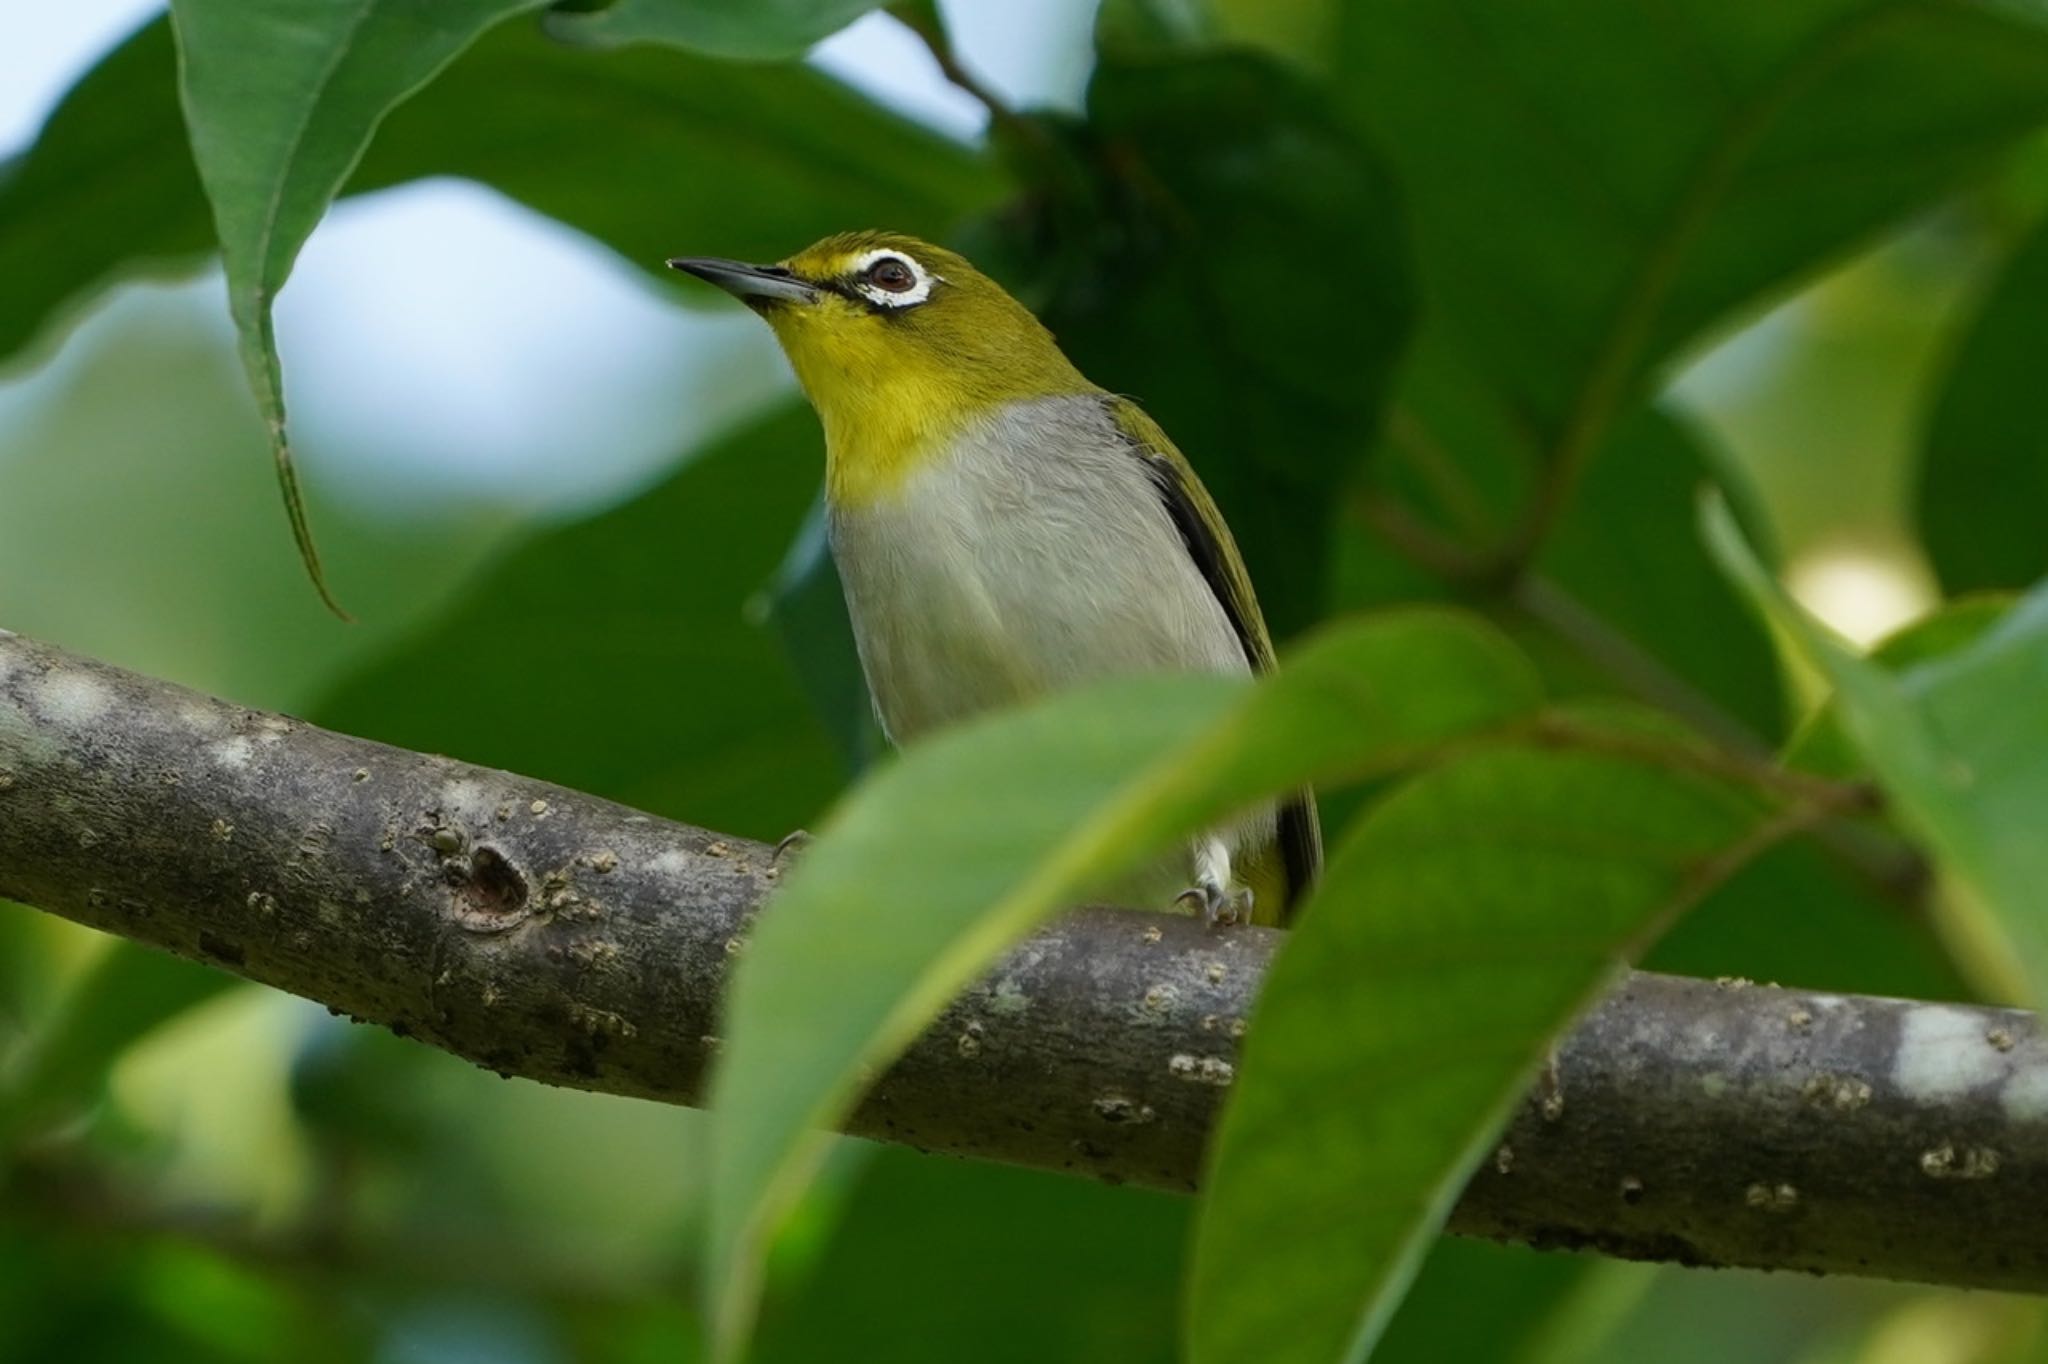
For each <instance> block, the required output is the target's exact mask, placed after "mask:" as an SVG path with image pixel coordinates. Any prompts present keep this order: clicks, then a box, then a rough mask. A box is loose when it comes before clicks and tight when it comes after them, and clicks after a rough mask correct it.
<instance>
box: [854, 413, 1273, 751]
mask: <svg viewBox="0 0 2048 1364" xmlns="http://www.w3.org/2000/svg"><path fill="white" fill-rule="evenodd" d="M831 537H832V547H833V553H834V556H835V558H836V559H837V561H838V565H839V573H840V578H841V580H842V581H843V583H844V584H845V588H846V602H847V609H848V611H849V613H850V615H851V616H852V620H853V628H854V635H855V638H856V639H857V641H858V642H859V645H860V655H861V666H862V668H863V669H864V671H865V672H866V674H867V679H868V686H869V689H870V690H871V691H872V692H873V693H874V697H875V706H876V710H877V711H878V712H879V714H880V716H881V719H882V724H883V726H884V728H886V729H887V730H888V732H889V735H890V737H891V738H892V739H893V740H895V741H896V742H898V743H901V742H903V741H905V740H907V739H910V738H912V737H914V736H916V735H917V734H920V733H923V732H925V731H926V730H929V729H932V728H934V727H937V726H939V725H943V724H946V723H948V722H950V721H953V720H957V719H961V718H963V717H965V716H968V715H972V714H974V713H976V712H978V711H981V710H985V709H988V708H990V707H993V706H998V705H1004V704H1008V703H1010V702H1014V701H1018V700H1023V699H1026V698H1029V697H1032V696H1036V695H1039V694H1041V693H1044V692H1047V691H1051V690H1055V689H1058V688H1061V687H1066V686H1071V685H1073V684H1074V683H1077V682H1084V681H1088V680H1090V679H1093V678H1098V677H1104V676H1109V675H1112V674H1120V673H1134V672H1152V671H1167V670H1188V671H1197V670H1199V671H1211V672H1224V673H1243V672H1245V671H1247V670H1248V665H1247V663H1246V661H1245V657H1244V651H1243V648H1242V646H1241V645H1240V644H1239V642H1238V639H1237V635H1236V632H1235V631H1234V630H1233V629H1232V628H1231V625H1230V620H1229V617H1228V616H1227V615H1226V614H1225V613H1224V610H1223V607H1222V605H1221V603H1219V602H1218V601H1217V600H1216V597H1215V594H1214V593H1213V592H1211V591H1210V589H1209V585H1208V583H1207V582H1206V581H1204V580H1203V578H1202V575H1201V572H1200V571H1199V570H1198V569H1197V568H1196V566H1195V564H1194V561H1193V560H1192V559H1191V558H1190V557H1189V555H1188V552H1187V549H1186V547H1185V545H1184V544H1183V543H1182V541H1181V538H1180V533H1179V531H1178V530H1176V529H1175V527H1174V525H1173V522H1172V519H1171V517H1170V516H1169V515H1168V512H1167V510H1166V506H1165V504H1164V503H1163V502H1162V501H1161V499H1160V495H1159V491H1158V489H1157V487H1156V486H1155V485H1154V484H1153V482H1152V479H1151V476H1150V474H1148V473H1147V471H1146V469H1145V466H1144V463H1143V461H1142V459H1141V458H1140V456H1139V454H1138V452H1136V451H1135V450H1133V449H1132V447H1131V446H1130V445H1129V443H1128V442H1127V441H1126V440H1125V438H1124V436H1123V434H1122V432H1121V431H1120V430H1119V429H1118V427H1117V425H1116V423H1115V421H1114V420H1113V418H1112V417H1111V416H1110V414H1109V412H1108V410H1107V408H1106V407H1105V406H1104V403H1103V401H1102V399H1101V398H1100V397H1099V396H1076V397H1064V398H1039V399H1032V400H1029V401H1025V402H1018V403H1012V404H1009V405H1007V406H1005V407H1003V408H1000V409H998V410H997V411H995V412H994V413H992V414H991V415H990V416H988V417H987V418H985V419H984V420H981V421H979V422H977V423H975V424H974V425H973V426H971V427H970V428H969V429H968V430H967V431H965V432H964V433H962V434H961V435H960V436H959V437H958V438H957V439H956V440H955V441H954V442H953V444H952V445H951V446H950V447H949V448H948V449H946V450H944V451H942V452H940V453H939V454H938V455H937V456H936V457H935V458H933V459H931V460H930V461H929V462H928V463H926V464H925V466H924V467H923V468H921V469H919V470H918V471H917V472H916V473H914V474H912V475H911V477H910V478H909V479H908V480H907V481H906V483H905V485H904V486H903V488H902V489H901V490H900V491H899V493H898V494H897V495H896V496H894V497H892V498H889V499H887V500H884V501H882V502H879V503H876V504H873V505H869V506H862V507H850V508H835V509H834V511H833V514H832V518H831Z"/></svg>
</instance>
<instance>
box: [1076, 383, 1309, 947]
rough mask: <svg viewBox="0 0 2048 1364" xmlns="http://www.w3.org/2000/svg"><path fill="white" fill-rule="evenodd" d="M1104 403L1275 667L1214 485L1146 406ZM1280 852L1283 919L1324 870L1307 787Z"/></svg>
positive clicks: (1184, 537) (1256, 649)
mask: <svg viewBox="0 0 2048 1364" xmlns="http://www.w3.org/2000/svg"><path fill="white" fill-rule="evenodd" d="M1106 401H1107V403H1108V405H1109V412H1110V416H1111V417H1113V418H1114V419H1115V421H1116V424H1117V429H1118V430H1119V431H1121V432H1122V433H1123V435H1124V438H1125V439H1126V440H1128V441H1129V442H1130V444H1131V449H1132V452H1133V453H1134V454H1135V455H1137V457H1138V458H1139V459H1141V460H1143V461H1144V462H1145V470H1146V472H1147V473H1148V474H1150V475H1151V476H1152V482H1153V485H1154V486H1155V487H1157V488H1158V489H1159V498H1160V501H1162V502H1163V503H1164V504H1165V505H1166V511H1167V515H1169V516H1171V517H1172V518H1173V524H1174V526H1175V528H1176V529H1178V530H1179V531H1180V538H1181V543H1182V544H1184V545H1186V546H1187V551H1188V557H1189V558H1191V559H1193V560H1194V561H1195V567H1196V568H1198V569H1200V570H1201V573H1202V578H1203V580H1204V581H1205V582H1207V583H1208V584H1209V590H1210V591H1211V592H1214V593H1215V594H1216V600H1217V602H1218V603H1219V604H1221V606H1222V607H1223V614H1224V615H1225V616H1227V617H1228V618H1229V620H1230V625H1231V628H1232V629H1234V630H1235V631H1237V638H1238V642H1239V643H1240V644H1242V645H1243V646H1244V656H1245V659H1246V661H1247V662H1249V663H1250V664H1251V666H1252V671H1253V672H1255V673H1263V672H1269V671H1271V669H1272V667H1273V640H1272V637H1271V636H1270V635H1268V634H1267V633H1266V620H1265V617H1264V616H1262V615H1260V614H1259V600H1258V598H1257V597H1256V596H1254V595H1253V593H1252V580H1251V575H1250V574H1249V573H1247V572H1246V571H1245V566H1244V556H1243V555H1241V554H1239V553H1238V552H1237V542H1236V541H1235V540H1233V539H1231V537H1230V527H1229V526H1227V525H1225V524H1224V521H1223V514H1222V513H1221V512H1219V511H1218V510H1217V509H1216V503H1215V501H1214V500H1213V499H1211V498H1210V496H1209V490H1208V489H1207V488H1204V487H1203V486H1202V481H1201V479H1199V478H1197V477H1195V471H1194V468H1193V466H1192V465H1190V464H1189V463H1188V461H1187V457H1186V456H1185V455H1183V454H1181V452H1180V451H1179V450H1178V449H1176V448H1175V447H1174V444H1173V442H1172V441H1171V440H1168V439H1167V436H1166V432H1165V431H1163V430H1161V429H1160V427H1159V423H1158V422H1155V421H1153V420H1152V418H1150V417H1148V416H1146V415H1145V412H1144V409H1142V408H1140V407H1139V406H1138V405H1137V404H1136V403H1134V402H1132V401H1131V400H1130V399H1128V398H1118V397H1110V398H1107V399H1106ZM1279 851H1280V856H1281V859H1282V862H1283V865H1284V868H1285V872H1286V892H1285V895H1284V897H1283V901H1282V909H1281V917H1282V918H1283V919H1284V918H1285V917H1286V916H1287V915H1288V914H1289V913H1290V912H1292V911H1293V909H1294V908H1295V907H1296V906H1297V905H1298V904H1299V903H1300V901H1301V899H1302V897H1303V896H1304V895H1305V894H1306V893H1307V891H1308V888H1309V887H1310V886H1312V885H1313V884H1315V880H1316V877H1317V876H1318V875H1320V874H1321V872H1322V869H1323V834H1322V827H1321V826H1320V825H1319V824H1318V823H1317V822H1316V802H1315V797H1314V795H1312V794H1311V793H1310V792H1308V791H1306V790H1304V791H1302V792H1301V793H1300V794H1299V795H1296V796H1293V797H1291V798H1289V799H1288V800H1286V801H1284V802H1282V803H1281V806H1280V832H1279Z"/></svg>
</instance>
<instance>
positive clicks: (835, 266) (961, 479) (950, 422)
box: [668, 232, 1322, 923]
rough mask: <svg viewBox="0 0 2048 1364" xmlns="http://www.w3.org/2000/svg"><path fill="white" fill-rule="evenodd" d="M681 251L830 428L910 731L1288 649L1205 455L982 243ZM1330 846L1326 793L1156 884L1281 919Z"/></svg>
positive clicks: (852, 564) (878, 671) (863, 569)
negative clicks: (1113, 387) (1108, 378)
mask: <svg viewBox="0 0 2048 1364" xmlns="http://www.w3.org/2000/svg"><path fill="white" fill-rule="evenodd" d="M668 263H669V264H670V265H671V266H673V267H674V268H675V269H678V270H683V271H687V272H688V273H690V274H692V275H695V276H697V277H698V278H699V279H703V280H707V281H709V282H710V283H712V284H715V285H717V286H718V287H719V288H721V289H723V290H725V291H726V292H727V293H729V294H732V295H733V296H734V297H736V298H739V299H740V300H742V301H743V302H745V303H746V304H747V306H748V307H750V308H752V309H753V310H754V311H755V312H757V313H759V314H760V315H761V316H762V317H764V318H765V319H767V321H768V324H769V326H771V327H772V328H774V331H775V336H776V339H777V340H779V341H780V342H781V343H782V349H783V351H784V352H785V353H786V354H787V355H788V356H789V362H790V365H791V366H792V367H793V368H794V369H795V371H796V377H797V381H798V382H799V383H800V384H802V385H803V389H804V392H805V394H806V395H808V396H809V398H810V400H811V404H812V406H814V407H815V408H816V409H817V411H818V416H819V419H820V420H821V421H822V422H823V423H824V427H825V455H826V463H825V491H826V502H827V510H828V524H829V528H830V539H831V545H832V556H833V559H834V560H835V562H836V563H837V565H838V568H839V576H840V579H841V581H842V582H843V583H844V585H845V590H846V607H847V612H848V614H849V615H850V616H851V617H852V621H853V631H854V636H855V639H856V640H857V641H858V643H859V647H860V660H861V668H862V670H863V671H864V672H865V673H866V675H867V682H868V689H869V691H870V692H872V693H873V696H874V702H875V709H876V711H877V713H878V714H879V715H880V717H881V721H882V727H883V729H884V730H885V731H886V732H887V733H888V736H889V739H890V741H891V742H892V743H895V744H899V745H900V744H904V743H907V742H909V741H912V740H914V739H916V738H917V737H918V736H920V735H923V734H926V733H928V732H930V731H932V730H934V729H937V728H939V727H941V726H943V725H947V724H950V723H952V722H953V721H956V720H960V719H962V718H964V717H966V716H970V715H974V714H977V713H978V712H981V711H985V710H989V709H992V708H994V707H998V706H1004V705H1008V704H1011V703H1014V702H1018V701H1023V700H1028V699H1030V698H1033V697H1036V696H1040V695H1043V694H1045V693H1047V692H1051V691H1057V690H1059V689H1061V688H1064V687H1070V686H1073V685H1075V684H1077V683H1082V682H1087V681H1090V680H1093V679H1096V678H1101V677H1107V676H1111V675H1116V674H1126V673H1144V672H1161V671H1204V672H1214V673H1247V672H1263V671H1265V670H1266V669H1268V668H1270V667H1272V664H1273V645H1272V642H1271V640H1270V639H1269V638H1268V636H1267V634H1266V625H1265V621H1264V620H1263V619H1262V618H1261V616H1260V615H1259V605H1258V602H1257V600H1256V599H1254V597H1253V596H1252V585H1251V580H1250V578H1249V577H1248V576H1247V574H1246V572H1245V567H1244V561H1243V560H1242V559H1241V558H1240V557H1239V555H1238V551H1237V545H1236V543H1235V542H1234V541H1233V540H1232V539H1231V536H1230V530H1229V528H1228V527H1227V526H1225V525H1224V523H1223V518H1222V516H1221V515H1220V514H1219V513H1218V512H1217V510H1216V504H1215V503H1214V502H1213V501H1211V500H1210V498H1209V494H1208V492H1207V491H1206V490H1205V489H1204V488H1203V487H1202V485H1201V483H1200V482H1199V481H1198V480H1197V479H1196V477H1195V473H1194V470H1193V469H1192V468H1190V467H1189V465H1188V462H1187V460H1186V459H1185V458H1183V457H1182V455H1181V453H1180V451H1178V450H1176V449H1175V448H1174V446H1173V443H1172V442H1171V441H1169V440H1168V439H1167V438H1166V433H1165V432H1163V431H1161V430H1160V429H1159V426H1158V424H1157V423H1156V422H1154V421H1153V420H1152V419H1151V418H1150V417H1147V416H1146V415H1145V414H1144V412H1142V411H1141V410H1139V408H1138V406H1137V405H1136V404H1135V403H1133V402H1131V401H1130V400H1129V399H1127V398H1121V397H1118V396H1116V395H1115V394H1112V393H1107V392H1104V391H1103V390H1102V389H1100V388H1097V387H1096V386H1095V385H1094V384H1091V383H1089V382H1088V380H1087V379H1085V378H1083V377H1082V376H1081V374H1080V372H1079V371H1078V370H1076V369H1075V368H1074V366H1073V364H1072V363H1071V362H1070V361H1069V360H1068V359H1067V357H1066V356H1065V355H1064V354H1062V353H1061V351H1060V348H1059V346H1058V345H1057V344H1055V343H1054V341H1053V338H1052V334H1051V333H1050V332H1048V331H1047V330H1046V329H1045V327H1044V326H1042V325H1041V324H1040V323H1039V321H1038V319H1037V318H1035V317H1033V316H1032V315H1031V313H1030V311H1029V310H1028V309H1027V308H1025V307H1024V305H1023V304H1021V303H1019V302H1017V300H1016V299H1014V298H1011V297H1010V295H1009V294H1008V293H1006V292H1005V291H1004V290H1003V289H1002V287H1001V286H1000V285H998V284H997V283H996V282H995V281H994V280H991V279H989V278H988V277H987V276H986V275H984V274H982V273H981V272H980V271H978V270H976V269H975V268H974V267H973V266H972V265H970V264H968V263H967V261H966V260H965V259H963V258H962V257H960V256H958V255H956V254H955V253H953V252H951V251H947V250H944V249H943V248H940V247H936V246H932V245H930V244H928V243H926V242H922V241H918V240H917V239H916V238H914V237H907V236H902V235H899V234H897V233H890V232H853V233H844V234H841V235H839V236H834V237H828V238H826V239H825V240H824V241H821V242H819V243H818V244H817V245H815V246H812V247H809V248H807V249H805V250H803V251H799V252H798V253H797V254H796V255H794V256H791V257H789V258H788V259H787V260H785V261H783V262H782V263H780V264H779V265H744V264H741V263H740V262H738V261H729V260H715V259H707V258H701V257H684V258H678V259H675V260H671V261H669V262H668ZM1321 862H1322V836H1321V833H1320V832H1319V830H1318V828H1317V824H1316V814H1315V805H1314V801H1313V798H1312V797H1311V796H1310V795H1309V794H1308V793H1307V792H1303V793H1301V794H1300V795H1298V796H1295V797H1293V798H1290V799H1288V800H1285V801H1282V802H1280V803H1279V804H1278V805H1277V806H1276V807H1271V808H1268V809H1265V810H1262V811H1258V812H1256V813H1254V814H1253V815H1251V816H1249V817H1247V818H1245V819H1243V820H1241V821H1239V822H1238V823H1236V824H1234V825H1231V826H1230V827H1227V828H1222V829H1216V830H1212V831H1210V832H1208V833H1206V834H1204V835H1202V836H1201V837H1200V838H1198V839H1196V840H1195V841H1194V843H1193V844H1192V845H1191V846H1190V847H1189V849H1188V853H1187V857H1186V859H1185V861H1184V862H1182V861H1181V859H1178V858H1176V859H1175V863H1176V865H1174V866H1172V867H1166V868H1162V869H1161V870H1160V872H1159V873H1158V874H1157V882H1158V885H1159V886H1160V888H1161V890H1162V895H1161V898H1162V899H1164V898H1166V895H1168V894H1171V893H1172V892H1173V891H1174V890H1178V891H1179V894H1178V895H1177V896H1176V897H1175V898H1177V899H1179V900H1180V901H1181V902H1183V903H1187V904H1192V905H1194V906H1197V907H1199V908H1200V909H1201V910H1202V911H1203V912H1204V913H1206V914H1207V916H1208V917H1209V919H1210V921H1211V922H1212V923H1213V922H1216V921H1217V920H1220V919H1225V918H1229V919H1235V920H1238V921H1244V920H1246V919H1250V918H1252V917H1254V913H1256V918H1257V919H1259V920H1261V921H1266V922H1275V921H1278V920H1280V919H1282V918H1284V917H1285V915H1286V913H1287V911H1288V910H1289V909H1290V908H1291V907H1292V906H1293V905H1294V903H1295V902H1296V901H1297V900H1298V899H1299V898H1300V896H1301V895H1302V894H1303V893H1304V892H1305V890H1306V889H1307V887H1308V886H1309V884H1310V883H1311V882H1312V881H1313V880H1314V879H1315V877H1316V875H1317V873H1318V871H1319V870H1320V867H1321Z"/></svg>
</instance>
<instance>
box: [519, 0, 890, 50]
mask: <svg viewBox="0 0 2048 1364" xmlns="http://www.w3.org/2000/svg"><path fill="white" fill-rule="evenodd" d="M879 8H881V3H880V0H747V3H745V4H734V3H733V0H611V3H609V4H602V5H600V6H599V7H598V8H595V9H589V10H581V11H579V10H576V9H569V8H564V9H557V10H556V11H555V12H554V13H552V14H550V15H548V32H550V33H552V34H554V35H555V36H556V37H558V38H564V39H567V40H568V41H570V42H575V43H590V44H592V45H595V46H600V47H617V46H621V45H624V44H626V43H667V44H670V45H671V46H674V47H680V48H686V49H688V50H690V51H692V52H704V53H708V54H709V55H711V56H714V57H740V58H746V59H750V60H755V61H761V60H767V59H772V58H776V57H795V56H799V55H801V54H802V52H803V51H804V49H805V48H807V47H809V46H810V45H811V44H812V43H815V42H817V41H818V40H819V39H820V38H825V37H829V36H830V35H832V34H834V33H836V32H838V31H839V30H840V29H842V28H845V27H846V26H847V25H848V24H850V23H852V22H853V21H854V20H856V19H858V18H860V16H861V15H863V14H866V13H867V12H868V11H869V10H871V9H879Z"/></svg>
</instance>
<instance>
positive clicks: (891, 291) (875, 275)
mask: <svg viewBox="0 0 2048 1364" xmlns="http://www.w3.org/2000/svg"><path fill="white" fill-rule="evenodd" d="M848 273H850V274H851V275H852V277H853V287H854V291H855V292H856V293H858V294H859V295H860V296H861V297H862V298H864V299H866V300H867V301H868V302H870V303H873V304H875V305H876V306H878V307H882V308H910V307H915V306H916V305H917V304H920V303H922V302H924V301H925V300H926V299H928V298H930V297H931V296H932V285H934V284H943V283H944V282H945V280H944V278H943V277H942V276H939V275H934V274H932V273H930V272H929V271H927V270H926V269H925V268H924V267H923V266H922V265H919V264H918V263H917V262H916V261H915V260H912V259H911V258H910V257H909V256H906V255H904V254H903V253H902V252H901V251H889V250H879V251H868V252H864V253H862V254H861V255H859V256H857V257H855V258H854V261H853V266H852V269H851V270H850V271H849V272H848Z"/></svg>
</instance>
